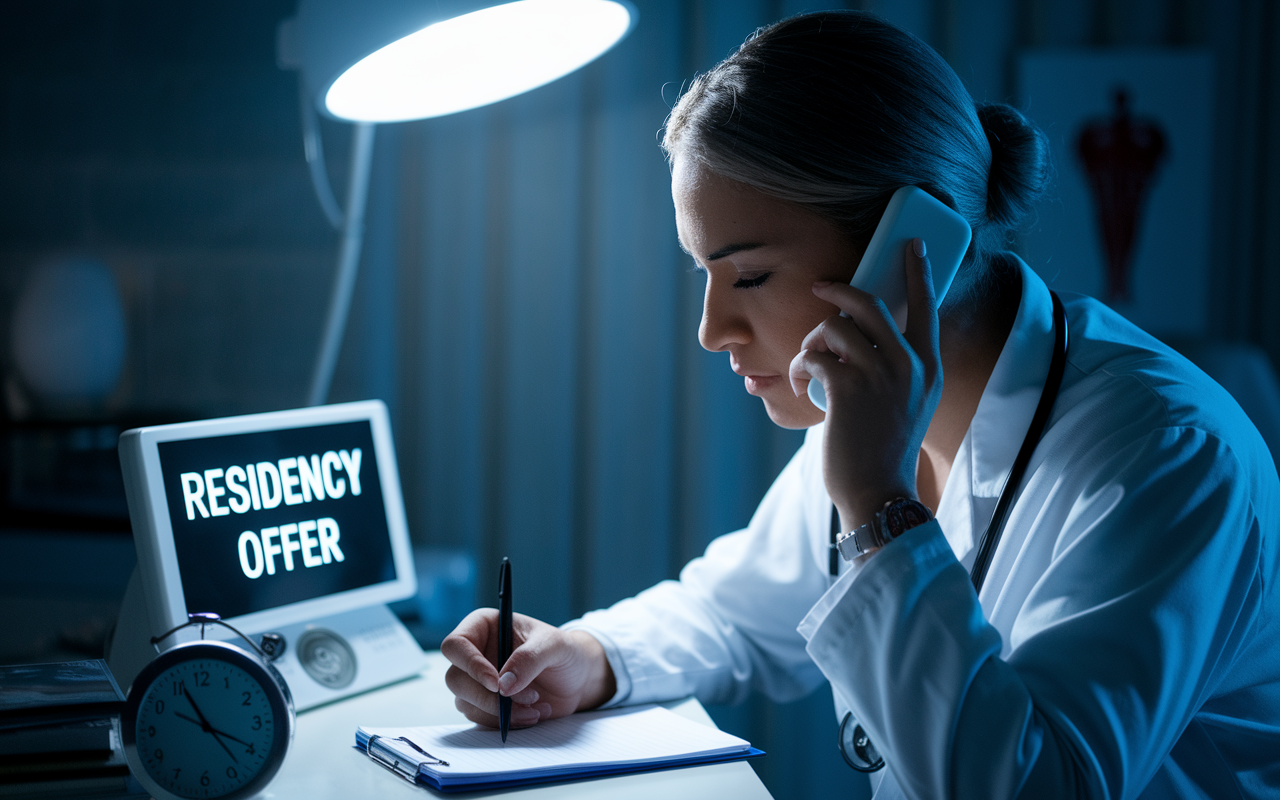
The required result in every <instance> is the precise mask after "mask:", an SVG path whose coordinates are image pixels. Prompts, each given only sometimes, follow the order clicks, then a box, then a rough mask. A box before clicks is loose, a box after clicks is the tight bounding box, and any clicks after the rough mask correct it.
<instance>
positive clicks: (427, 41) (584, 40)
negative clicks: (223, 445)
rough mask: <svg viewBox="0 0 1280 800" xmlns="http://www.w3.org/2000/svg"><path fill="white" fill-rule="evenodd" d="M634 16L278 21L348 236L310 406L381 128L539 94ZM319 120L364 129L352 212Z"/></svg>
mask: <svg viewBox="0 0 1280 800" xmlns="http://www.w3.org/2000/svg"><path fill="white" fill-rule="evenodd" d="M635 19H636V11H635V8H634V6H632V5H631V3H630V2H627V0H517V2H506V3H502V2H495V1H494V0H302V2H300V3H299V5H298V13H297V16H295V17H293V18H291V19H286V20H284V21H283V22H282V23H281V24H280V28H279V30H278V32H277V57H278V62H279V64H280V66H281V68H283V69H296V70H298V71H299V73H300V74H299V81H298V83H299V87H300V98H301V110H302V128H303V137H304V145H305V150H306V156H307V163H308V165H309V166H310V169H311V178H312V183H313V185H314V186H315V189H316V195H317V197H318V198H319V201H320V205H321V207H322V208H323V209H324V212H325V215H326V216H327V217H328V218H329V221H330V222H331V223H332V224H333V225H334V227H335V228H337V229H339V230H340V231H341V232H342V242H341V245H340V247H339V254H338V269H337V275H336V276H335V279H334V287H333V295H332V297H331V298H330V302H329V311H328V316H327V320H326V323H325V329H324V335H323V339H322V341H321V346H320V352H319V355H318V357H317V360H316V365H315V369H314V372H313V374H312V379H311V387H310V390H309V393H308V404H309V405H319V404H321V403H323V402H325V399H326V397H327V396H328V394H329V385H330V383H331V382H332V379H333V370H334V366H335V365H336V363H337V359H338V350H339V346H340V344H341V342H342V335H343V331H344V329H345V327H346V318H347V311H348V309H349V308H350V305H351V292H352V289H353V288H354V286H355V278H356V270H357V268H358V266H359V263H360V249H361V243H362V237H363V229H364V208H365V199H366V197H367V194H368V186H369V165H370V161H371V158H372V153H373V131H374V126H375V125H376V124H377V123H384V122H403V121H407V120H415V119H426V118H428V117H438V116H443V115H445V114H454V113H457V112H459V111H466V110H468V109H472V108H478V107H480V106H485V105H489V104H490V103H496V102H497V101H499V100H505V99H507V98H508V97H513V96H515V95H517V94H521V93H523V92H527V91H529V90H530V89H536V88H537V87H539V86H542V85H543V84H546V83H550V82H551V81H553V80H555V79H557V78H560V77H563V76H564V75H567V74H569V73H570V72H573V71H574V70H576V69H578V68H579V67H581V66H584V65H585V64H587V63H589V62H591V61H592V60H594V59H595V58H596V57H597V56H600V55H602V54H603V53H604V52H605V51H607V50H609V49H610V48H611V47H613V45H614V44H616V43H617V42H618V41H620V40H621V39H622V38H623V37H624V36H626V35H627V33H628V32H629V31H630V30H631V28H632V27H633V26H634V25H635ZM318 113H319V114H325V115H326V116H328V117H330V118H332V119H339V120H346V121H350V122H354V123H355V124H356V127H355V132H354V139H353V142H352V148H351V165H350V179H349V180H348V183H347V202H346V209H345V211H344V210H343V209H340V208H339V206H338V203H337V200H336V199H335V198H334V195H333V190H332V188H331V187H330V185H329V179H328V175H327V172H326V170H325V165H324V155H323V150H322V148H321V141H320V136H319V127H318V124H317V114H318Z"/></svg>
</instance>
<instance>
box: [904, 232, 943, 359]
mask: <svg viewBox="0 0 1280 800" xmlns="http://www.w3.org/2000/svg"><path fill="white" fill-rule="evenodd" d="M906 262H907V263H906V266H907V330H906V331H905V332H904V334H903V335H904V336H905V338H906V340H907V344H909V345H910V346H911V349H912V350H914V351H915V352H916V354H917V355H919V356H920V358H921V359H922V360H923V362H924V365H925V370H926V373H927V376H928V378H929V379H930V380H932V378H933V377H934V375H935V374H936V372H937V369H936V366H937V365H938V363H939V356H938V301H937V298H935V297H934V291H933V264H932V263H931V262H930V261H929V251H928V246H927V245H926V243H925V241H924V239H919V238H917V239H913V240H911V243H910V245H909V246H908V247H907V254H906Z"/></svg>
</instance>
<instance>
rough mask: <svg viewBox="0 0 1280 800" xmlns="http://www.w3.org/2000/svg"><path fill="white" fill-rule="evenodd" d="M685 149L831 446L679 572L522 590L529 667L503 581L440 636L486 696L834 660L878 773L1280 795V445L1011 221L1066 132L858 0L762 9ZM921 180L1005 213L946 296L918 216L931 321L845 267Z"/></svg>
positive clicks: (835, 680)
mask: <svg viewBox="0 0 1280 800" xmlns="http://www.w3.org/2000/svg"><path fill="white" fill-rule="evenodd" d="M663 147H664V149H665V152H666V154H667V156H668V158H669V161H670V165H671V185H672V197H673V199H674V203H675V210H676V221H677V230H678V233H679V237H680V244H681V246H682V247H683V248H684V249H685V250H686V251H688V253H689V254H690V255H691V256H692V259H693V261H694V263H695V264H696V266H697V268H698V269H699V270H701V271H703V272H705V273H706V291H705V298H704V305H703V313H702V322H701V326H700V328H699V331H698V337H699V341H700V342H701V344H702V345H703V346H704V347H705V348H707V349H708V350H711V351H715V352H728V353H729V356H730V358H729V361H730V364H731V366H732V368H733V370H734V372H736V373H737V374H739V375H741V376H742V378H743V383H744V388H745V390H746V391H747V392H749V393H750V394H752V395H755V396H757V397H759V398H760V399H761V400H762V401H763V403H764V405H765V408H766V409H767V410H768V413H769V416H770V418H771V419H772V420H773V421H774V422H775V423H777V424H778V425H781V426H783V427H786V428H806V429H807V434H806V436H805V439H804V443H803V445H802V446H801V447H800V449H799V451H798V452H797V453H796V454H795V456H794V458H792V460H791V462H790V463H789V464H788V465H787V466H786V467H785V469H784V470H783V471H782V473H781V474H780V475H779V476H778V478H777V480H776V481H775V482H774V484H773V486H772V488H770V489H769V491H768V493H767V494H766V495H765V497H764V499H763V500H762V502H761V503H760V506H759V508H758V510H757V511H756V512H755V514H754V516H753V517H752V519H751V521H750V523H749V524H748V526H747V527H746V528H745V529H744V530H740V531H737V532H734V533H728V534H727V535H724V536H721V537H720V538H718V539H716V540H715V541H713V542H712V543H711V545H710V546H709V547H708V548H707V550H706V552H705V554H704V555H703V556H701V557H699V558H697V559H694V560H693V561H692V562H690V563H689V564H688V565H687V566H686V567H685V568H684V569H683V570H682V572H681V574H680V578H679V580H674V581H665V582H663V583H660V584H658V585H657V586H654V587H652V588H650V589H648V590H646V591H644V592H642V593H641V594H639V595H638V596H636V597H633V598H630V599H627V600H623V601H621V602H619V603H618V604H616V605H615V606H613V607H612V608H608V609H603V610H600V611H595V612H592V613H590V614H587V615H586V616H584V617H583V618H582V619H580V620H575V621H573V622H571V623H569V624H567V625H564V626H561V627H553V626H551V625H548V624H546V623H543V622H540V621H537V620H534V619H531V618H528V617H522V616H519V615H517V616H516V620H515V644H516V645H517V647H516V649H515V651H514V653H513V654H512V656H511V658H510V659H509V660H508V661H507V662H506V664H505V665H504V666H503V667H502V668H501V670H499V669H498V668H496V667H495V666H494V664H495V661H496V654H497V639H498V635H497V627H498V616H497V612H496V611H494V610H492V609H487V610H479V611H476V612H474V613H473V614H471V615H470V616H468V617H467V618H466V619H465V620H464V621H463V622H462V623H461V624H460V625H459V627H458V628H457V630H455V631H454V632H453V634H451V635H450V636H449V637H448V638H447V639H446V640H445V641H444V644H443V647H442V649H443V651H444V654H445V655H446V656H447V658H448V659H449V661H450V662H451V663H452V667H451V668H450V669H449V671H448V674H447V677H446V681H447V684H448V686H449V688H450V689H451V690H452V691H453V693H454V694H455V695H456V698H457V700H456V702H457V705H458V708H459V709H460V710H461V711H462V712H463V713H464V714H465V715H466V716H467V717H468V718H469V719H471V720H474V721H475V722H477V723H480V724H483V725H490V726H494V727H496V726H497V724H498V718H497V714H498V695H499V694H501V695H503V696H505V697H510V698H511V699H512V700H513V710H512V725H513V726H514V727H522V726H530V725H535V724H537V723H538V722H539V721H542V720H546V719H550V718H554V717H558V716H563V715H566V714H571V713H573V712H575V711H579V710H584V709H591V708H599V707H605V706H612V705H619V704H632V703H642V702H651V701H661V700H670V699H674V698H679V697H684V696H688V695H695V696H697V697H698V698H699V699H700V700H702V701H704V702H712V703H724V702H732V701H735V700H740V699H742V698H744V697H745V696H746V695H747V694H748V693H749V692H751V691H752V690H756V691H761V692H764V693H765V694H766V695H768V696H770V697H772V698H775V699H777V700H781V701H786V700H791V699H795V698H798V697H800V696H803V695H805V694H807V693H808V692H810V691H812V690H813V689H814V688H816V687H817V686H818V685H820V684H821V683H822V682H823V681H827V682H829V683H830V684H831V687H832V689H833V694H834V697H835V703H836V706H837V708H836V710H835V711H836V714H837V716H838V718H839V719H841V720H842V723H843V724H842V739H841V750H840V751H839V752H842V753H843V754H844V757H845V759H846V760H847V761H848V762H849V764H850V766H851V767H854V768H856V769H863V770H868V771H871V772H873V777H872V781H873V786H874V787H875V789H876V795H875V796H876V797H877V798H890V797H907V798H920V799H922V800H923V799H925V798H928V799H929V800H943V799H944V798H983V800H996V799H997V798H1013V797H1025V798H1037V799H1039V800H1044V799H1046V798H1058V797H1072V798H1085V797H1087V798H1139V797H1140V798H1201V797H1213V798H1227V797H1230V798H1274V797H1280V603H1278V602H1277V595H1276V585H1277V578H1278V577H1280V576H1277V564H1278V561H1280V555H1278V554H1277V542H1278V541H1280V539H1278V534H1280V516H1278V515H1277V499H1278V498H1280V484H1278V482H1277V477H1276V470H1275V467H1274V464H1273V461H1272V458H1271V455H1270V453H1269V452H1268V450H1267V448H1266V446H1265V444H1264V443H1263V441H1262V439H1261V438H1260V436H1259V435H1258V433H1257V431H1256V430H1255V429H1254V427H1253V426H1252V425H1251V424H1250V422H1249V420H1248V419H1247V418H1246V417H1245V416H1244V414H1243V413H1242V412H1241V411H1240V408H1239V407H1238V406H1237V405H1236V403H1235V402H1234V401H1233V400H1232V399H1231V397H1230V396H1228V395H1227V393H1226V392H1225V391H1223V390H1222V389H1221V388H1220V387H1219V386H1217V385H1216V384H1214V383H1213V382H1212V381H1211V380H1209V379H1208V378H1207V377H1206V376H1205V375H1204V374H1202V373H1201V372H1199V371H1198V370H1197V369H1196V368H1195V367H1193V366H1192V365H1191V364H1189V363H1188V362H1187V361H1186V360H1184V359H1183V358H1181V357H1180V356H1178V355H1177V354H1176V353H1174V352H1173V351H1171V350H1170V349H1169V348H1168V347H1166V346H1165V345H1163V344H1161V343H1160V342H1159V341H1157V340H1155V339H1154V338H1152V337H1151V336H1148V335H1147V334H1145V333H1143V332H1142V331H1141V330H1139V329H1137V328H1136V327H1134V326H1133V325H1132V324H1130V323H1129V322H1127V321H1126V320H1125V319H1123V318H1122V317H1120V316H1119V315H1117V314H1116V313H1114V312H1113V311H1111V310H1110V309H1108V308H1107V307H1106V306H1104V305H1102V304H1101V303H1098V302H1096V301H1094V300H1092V299H1090V298H1088V297H1083V296H1080V295H1073V294H1068V293H1065V292H1062V293H1056V294H1055V293H1054V292H1051V291H1050V289H1049V287H1048V286H1046V284H1045V282H1044V281H1043V280H1041V279H1040V278H1039V277H1038V276H1037V274H1036V273H1035V272H1034V271H1033V270H1032V269H1030V268H1029V267H1028V265H1027V264H1025V263H1023V262H1022V261H1021V260H1020V259H1019V258H1018V257H1017V256H1016V255H1014V254H1013V253H1011V252H1009V251H1008V249H1007V248H1008V243H1009V241H1010V235H1011V232H1012V231H1013V230H1015V228H1016V226H1017V225H1018V224H1019V223H1020V222H1021V221H1022V220H1023V219H1024V217H1025V216H1026V215H1027V213H1028V212H1029V211H1030V210H1031V208H1032V206H1033V205H1034V203H1035V202H1036V200H1037V198H1038V196H1039V195H1040V193H1041V191H1042V190H1043V189H1044V187H1045V186H1046V183H1047V182H1048V180H1049V178H1050V175H1051V170H1050V165H1049V163H1048V155H1047V153H1048V151H1047V145H1046V140H1045V137H1044V135H1043V134H1042V133H1041V132H1040V131H1039V130H1037V129H1036V128H1035V126H1034V125H1033V124H1032V123H1031V122H1030V121H1029V120H1028V119H1027V118H1026V117H1024V115H1023V114H1021V113H1019V112H1018V111H1017V110H1015V109H1013V108H1011V107H1009V106H1007V105H1001V104H995V105H985V104H979V105H975V103H974V101H973V100H972V98H971V97H970V96H969V94H968V92H967V91H966V89H965V88H964V86H963V84H962V83H961V82H960V80H959V79H958V78H957V77H956V75H955V73H954V72H953V71H952V70H951V69H950V67H948V66H947V65H946V63H945V62H944V61H943V60H942V59H941V58H940V57H939V56H938V54H937V53H935V52H934V51H933V50H932V49H930V48H929V47H928V46H927V45H926V44H924V43H923V42H921V41H920V40H919V39H917V38H916V37H914V36H912V35H911V34H909V33H906V32H904V31H901V30H899V29H897V28H895V27H893V26H891V25H889V24H887V23H885V22H884V21H882V20H880V19H878V18H877V17H875V16H873V15H870V14H866V13H860V12H853V11H847V12H826V13H819V14H808V15H802V16H798V17H793V18H790V19H787V20H784V21H782V22H780V23H777V24H775V25H773V26H771V27H768V28H765V29H763V30H761V31H759V32H758V33H757V34H755V35H754V36H752V37H751V38H750V39H749V40H748V41H747V42H746V43H744V44H743V45H742V46H741V48H739V49H738V51H737V52H735V53H734V54H733V55H731V56H730V57H729V58H727V59H726V60H725V61H723V62H722V63H720V64H719V65H717V66H716V67H715V68H713V69H712V70H711V71H709V72H708V73H706V74H704V75H701V76H699V77H698V78H697V79H696V80H694V81H693V82H692V83H691V84H690V85H689V86H688V88H687V89H686V90H685V92H684V93H683V95H682V97H681V98H680V100H679V103H678V104H677V105H676V107H675V109H674V110H673V111H672V113H671V116H670V118H669V119H668V121H667V124H666V128H665V135H664V139H663ZM905 186H915V187H919V188H921V189H923V190H924V191H925V192H927V193H928V194H929V195H930V196H932V197H934V198H936V199H938V200H940V201H941V202H942V203H944V204H945V205H946V206H948V207H950V208H952V209H954V210H955V211H956V212H958V213H959V215H960V216H962V217H963V218H964V220H965V221H967V222H968V224H969V226H970V227H971V228H972V233H973V239H972V243H971V244H970V246H969V248H968V251H967V253H966V254H965V256H964V259H963V262H962V263H961V266H960V270H959V273H958V275H957V276H956V278H955V281H954V283H953V284H952V285H951V288H950V290H949V291H948V292H947V293H946V296H945V298H944V299H943V300H942V301H941V303H939V302H938V300H937V298H936V297H935V293H934V288H933V283H932V278H931V263H930V257H929V241H928V239H927V237H915V238H913V239H912V240H911V241H910V242H909V243H908V244H907V245H905V252H904V253H903V256H904V261H905V281H906V294H907V298H908V301H907V324H906V329H905V331H900V330H899V327H898V325H897V324H895V321H894V319H893V318H892V317H891V315H890V310H889V309H887V308H886V306H885V305H884V303H883V302H882V301H881V300H880V299H879V298H877V297H875V296H873V295H871V294H868V293H866V292H864V291H861V290H859V289H856V288H854V287H852V286H850V285H849V282H850V280H851V278H852V277H853V275H854V272H855V270H856V269H857V267H858V265H859V262H860V260H861V258H862V256H863V254H864V252H865V251H866V249H867V246H868V244H869V243H870V240H871V237H872V234H873V232H874V230H875V229H876V226H877V224H878V223H879V221H880V218H881V216H882V214H883V213H884V212H885V209H886V207H887V205H888V203H889V200H890V198H891V197H892V196H893V195H894V193H895V192H896V191H897V190H899V189H900V188H902V187H905ZM1164 233H1165V235H1174V236H1176V235H1177V232H1176V231H1166V232H1164ZM810 381H819V382H821V385H822V387H823V390H824V394H825V397H826V405H827V409H826V411H825V412H824V411H822V410H820V409H819V408H818V407H816V406H815V405H814V404H813V402H812V401H811V400H810V398H809V395H808V392H807V387H808V383H809V382H810ZM833 541H835V542H836V543H837V544H838V545H839V546H838V547H837V548H836V549H834V550H833V548H832V545H833ZM836 752H837V751H836V749H835V748H833V750H832V754H833V755H832V757H833V758H835V757H838V756H837V755H836Z"/></svg>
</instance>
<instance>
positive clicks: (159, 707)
mask: <svg viewBox="0 0 1280 800" xmlns="http://www.w3.org/2000/svg"><path fill="white" fill-rule="evenodd" d="M156 713H157V714H163V713H164V701H163V700H156Z"/></svg>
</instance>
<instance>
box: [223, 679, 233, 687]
mask: <svg viewBox="0 0 1280 800" xmlns="http://www.w3.org/2000/svg"><path fill="white" fill-rule="evenodd" d="M222 688H223V689H230V688H231V679H230V678H223V679H222Z"/></svg>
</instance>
